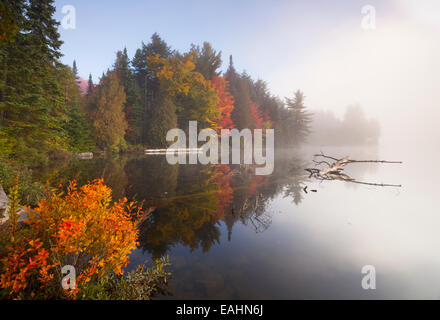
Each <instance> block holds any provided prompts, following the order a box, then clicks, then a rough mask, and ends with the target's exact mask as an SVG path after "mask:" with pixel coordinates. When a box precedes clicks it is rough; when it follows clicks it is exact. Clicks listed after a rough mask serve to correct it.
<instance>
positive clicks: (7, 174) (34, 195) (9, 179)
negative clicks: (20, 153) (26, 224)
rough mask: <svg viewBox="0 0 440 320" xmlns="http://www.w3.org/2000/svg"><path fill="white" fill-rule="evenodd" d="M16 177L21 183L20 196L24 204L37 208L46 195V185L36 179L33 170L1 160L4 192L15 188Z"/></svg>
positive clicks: (1, 180)
mask: <svg viewBox="0 0 440 320" xmlns="http://www.w3.org/2000/svg"><path fill="white" fill-rule="evenodd" d="M16 176H17V177H18V180H19V181H20V189H19V195H20V198H21V199H22V204H25V205H30V206H35V205H36V204H37V203H38V202H39V201H40V200H41V199H42V198H43V196H44V195H45V186H44V184H42V183H41V182H39V181H37V180H36V179H35V178H34V176H33V172H32V170H30V169H28V168H26V167H25V166H23V165H17V164H16V163H13V162H11V161H10V160H7V159H1V158H0V184H1V185H2V186H3V188H4V190H6V191H7V190H9V189H10V188H11V187H12V186H13V184H14V177H16Z"/></svg>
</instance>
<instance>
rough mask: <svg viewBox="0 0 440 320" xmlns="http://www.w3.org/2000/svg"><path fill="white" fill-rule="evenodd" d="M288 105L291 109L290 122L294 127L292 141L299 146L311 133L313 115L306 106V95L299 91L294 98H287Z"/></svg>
mask: <svg viewBox="0 0 440 320" xmlns="http://www.w3.org/2000/svg"><path fill="white" fill-rule="evenodd" d="M286 105H287V107H288V108H289V109H290V113H289V116H290V117H289V122H290V124H291V125H292V126H293V131H292V136H291V141H292V143H293V144H294V145H298V144H299V143H302V142H304V141H305V139H306V138H307V136H308V135H309V133H310V132H311V131H310V123H311V121H312V114H311V113H310V112H308V111H307V108H306V107H305V106H304V94H303V93H302V92H301V91H299V90H297V91H296V92H295V95H294V97H293V98H286Z"/></svg>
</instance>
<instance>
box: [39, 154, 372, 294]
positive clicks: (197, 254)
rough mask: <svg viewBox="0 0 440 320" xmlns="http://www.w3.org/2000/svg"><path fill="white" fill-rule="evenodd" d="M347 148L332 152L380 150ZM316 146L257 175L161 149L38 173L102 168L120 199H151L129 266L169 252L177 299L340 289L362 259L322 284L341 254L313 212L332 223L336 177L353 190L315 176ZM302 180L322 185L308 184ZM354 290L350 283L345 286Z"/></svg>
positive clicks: (361, 170) (53, 176) (61, 175)
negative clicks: (170, 158) (179, 161)
mask: <svg viewBox="0 0 440 320" xmlns="http://www.w3.org/2000/svg"><path fill="white" fill-rule="evenodd" d="M324 151H325V150H324ZM349 151H350V152H349V153H347V150H340V149H338V150H333V151H332V153H331V154H332V155H334V156H336V157H343V156H345V155H347V154H350V155H352V156H353V158H355V157H356V158H372V159H374V158H378V156H377V150H374V149H371V150H370V152H369V154H367V155H366V154H363V152H364V151H362V149H361V150H359V151H357V150H356V149H355V148H350V150H349ZM317 152H319V150H317V149H316V148H311V149H310V150H308V149H304V150H303V151H302V152H301V153H298V152H294V151H291V150H285V151H283V152H281V151H280V152H278V153H277V154H276V157H275V166H274V172H273V173H272V174H271V175H268V176H256V175H255V173H254V170H255V168H254V167H253V166H249V165H210V166H204V165H189V164H188V165H169V164H168V163H167V161H166V158H165V157H164V156H159V155H157V156H145V155H136V156H134V155H132V156H123V157H118V158H94V159H90V160H81V159H74V160H72V161H71V162H69V163H67V164H64V165H58V166H55V167H53V168H50V169H49V168H48V169H47V170H46V171H42V172H40V173H39V174H41V175H42V178H43V176H44V178H47V179H49V180H50V181H51V182H52V183H54V184H56V183H58V182H59V181H60V180H62V181H64V182H65V181H68V180H70V179H77V180H78V181H79V183H80V184H83V183H86V182H87V181H89V180H92V179H95V178H100V177H103V178H104V180H105V183H106V184H108V185H109V186H110V187H111V188H112V189H113V190H114V192H113V196H114V198H120V197H123V196H126V197H127V198H130V199H132V198H136V199H138V200H145V206H146V207H148V208H151V210H152V213H151V216H150V217H149V218H147V219H146V220H145V221H144V222H143V223H142V224H141V226H140V239H139V242H140V247H139V249H138V250H136V252H135V253H134V254H133V256H132V257H131V259H130V260H131V261H132V264H131V266H130V268H133V267H134V266H135V265H136V264H137V263H143V262H144V261H145V259H150V260H151V259H152V258H157V257H160V256H162V255H165V254H169V255H170V258H171V261H172V262H173V265H174V267H173V271H174V278H175V280H172V281H170V290H171V292H172V293H173V297H174V298H249V299H252V298H306V297H313V298H316V297H329V298H334V297H337V296H338V294H335V292H334V291H332V290H331V288H330V286H334V287H335V288H338V283H337V279H336V278H338V279H342V278H346V279H349V281H351V282H350V283H352V282H353V283H356V284H357V278H356V277H358V273H357V272H358V270H357V269H356V268H357V267H356V268H355V269H353V270H355V271H352V270H351V269H350V270H348V271H347V270H340V269H338V270H337V273H336V274H337V277H336V274H335V275H334V276H333V277H331V280H328V281H330V282H331V284H330V283H328V284H327V286H328V287H327V289H325V288H321V286H322V281H323V280H322V279H323V277H324V278H325V274H326V272H328V270H327V267H324V265H323V263H324V262H325V263H328V264H329V265H332V264H334V260H335V259H336V258H335V256H338V255H339V253H333V256H332V255H331V254H330V253H329V252H330V251H331V250H329V248H328V243H331V242H329V241H328V238H327V237H325V236H321V235H319V237H318V238H315V237H314V235H315V234H316V233H315V232H313V230H314V229H316V228H318V229H319V226H320V225H321V224H322V222H321V221H320V220H317V221H314V222H313V223H309V222H307V219H311V218H312V217H318V216H321V217H322V219H323V221H327V222H326V223H327V224H328V225H332V223H333V222H332V221H331V220H329V221H328V220H326V219H328V218H326V215H325V212H327V211H329V212H331V210H333V209H332V208H333V207H334V208H336V207H337V206H336V203H332V201H333V199H338V198H344V197H345V195H344V193H345V191H344V189H341V188H340V185H338V183H344V187H343V188H346V187H348V188H346V189H347V190H350V189H351V190H352V191H355V189H353V187H351V186H350V185H349V184H347V183H345V182H338V181H333V182H335V183H332V182H331V181H323V182H322V183H320V182H317V181H314V180H313V179H311V178H310V177H309V174H308V173H307V172H306V171H305V170H304V169H305V168H308V167H310V166H312V165H313V163H312V161H311V159H312V155H313V154H315V153H317ZM375 170H378V169H377V165H376V164H371V165H368V166H356V167H352V168H347V172H349V174H353V175H354V176H356V177H358V178H363V177H364V176H366V177H368V176H369V175H371V174H375ZM305 187H308V188H309V189H308V190H311V189H316V190H318V191H319V192H318V193H313V192H305V191H304V188H305ZM306 190H307V189H306ZM324 191H325V192H324ZM335 192H337V193H335ZM335 194H336V196H335ZM364 196H365V195H364ZM327 198H328V199H327ZM336 201H337V200H336ZM303 202H304V203H305V205H302V203H303ZM310 208H311V209H310ZM345 211H347V212H348V211H349V207H347V208H346V210H345ZM345 211H344V212H345ZM286 213H288V217H289V218H288V220H286V219H287V218H286V217H287V216H286ZM337 214H339V212H338V213H337ZM336 216H337V215H335V217H336ZM335 219H336V220H335V221H339V220H337V218H335ZM300 223H301V224H304V226H301V225H300ZM297 224H298V225H297ZM344 225H345V226H349V225H348V224H347V222H344ZM325 231H326V230H325ZM320 242H322V243H323V244H319V243H320ZM324 243H325V245H324ZM348 243H349V242H348ZM336 261H338V260H337V259H336ZM347 265H348V264H347ZM333 268H334V267H333ZM334 271H335V272H336V269H335V270H334ZM338 281H339V280H338ZM353 286H354V285H353ZM357 289H358V288H357V287H355V289H354V288H353V287H350V286H349V288H343V289H341V290H342V291H341V292H340V293H341V295H342V296H345V295H351V294H352V291H353V290H355V292H357V291H356V290H357ZM342 293H343V294H342ZM357 295H359V293H357ZM162 298H163V297H162Z"/></svg>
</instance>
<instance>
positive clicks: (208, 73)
mask: <svg viewBox="0 0 440 320" xmlns="http://www.w3.org/2000/svg"><path fill="white" fill-rule="evenodd" d="M192 50H194V51H195V52H197V55H196V59H195V65H196V68H195V71H197V72H200V73H201V74H202V75H203V76H204V77H205V79H207V80H212V77H213V76H218V75H219V72H217V70H218V68H220V67H221V65H222V58H221V51H220V52H218V53H217V52H216V51H215V50H214V49H213V48H212V46H211V44H210V43H209V42H203V47H202V48H200V47H199V46H197V47H196V46H194V45H193V46H192Z"/></svg>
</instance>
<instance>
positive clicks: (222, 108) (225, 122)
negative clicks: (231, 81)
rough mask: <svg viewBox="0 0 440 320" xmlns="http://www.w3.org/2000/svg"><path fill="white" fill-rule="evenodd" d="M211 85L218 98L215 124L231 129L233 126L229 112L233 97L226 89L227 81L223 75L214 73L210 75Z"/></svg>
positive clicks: (218, 126) (232, 104) (231, 108)
mask: <svg viewBox="0 0 440 320" xmlns="http://www.w3.org/2000/svg"><path fill="white" fill-rule="evenodd" d="M212 86H213V87H214V89H215V90H217V96H218V98H219V103H218V106H217V108H218V111H219V114H220V117H219V118H218V119H217V120H216V121H215V126H216V127H217V128H221V129H231V128H233V127H234V124H233V123H232V119H231V112H232V110H234V98H233V97H232V95H231V94H230V92H229V90H228V82H227V81H226V79H225V77H219V76H217V75H214V76H213V77H212Z"/></svg>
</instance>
